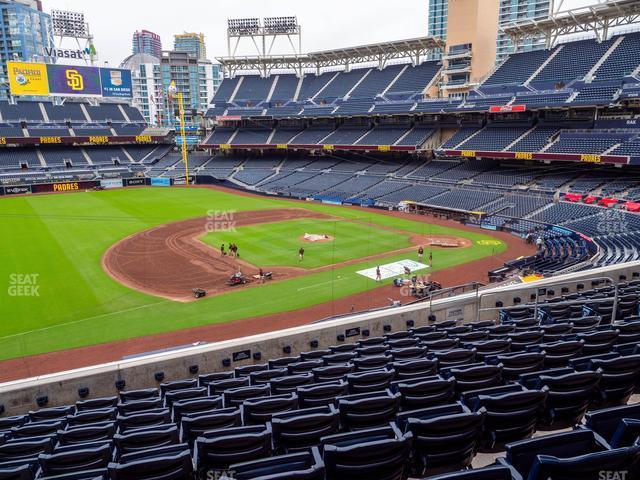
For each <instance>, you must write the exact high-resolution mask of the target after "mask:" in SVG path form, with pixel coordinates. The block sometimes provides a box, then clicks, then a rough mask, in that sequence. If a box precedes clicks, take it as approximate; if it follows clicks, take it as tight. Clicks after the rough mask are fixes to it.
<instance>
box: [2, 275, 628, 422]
mask: <svg viewBox="0 0 640 480" xmlns="http://www.w3.org/2000/svg"><path fill="white" fill-rule="evenodd" d="M637 278H640V262H634V263H628V264H624V265H617V266H612V267H603V268H599V269H595V270H590V271H588V272H580V273H572V274H569V275H565V276H562V277H555V278H550V279H544V280H540V281H538V282H534V283H531V284H517V285H510V286H501V287H488V288H485V289H484V290H480V291H479V292H469V293H465V294H462V295H458V296H456V297H451V298H445V299H439V300H435V301H433V302H432V303H431V304H429V303H428V302H425V303H423V304H415V305H410V306H405V307H396V308H390V309H388V310H382V311H376V312H367V313H361V314H355V315H353V316H350V317H347V318H341V319H338V320H329V321H326V322H322V323H317V324H312V325H307V326H302V327H296V328H291V329H287V330H281V331H276V332H270V333H266V334H261V335H255V336H252V337H245V338H239V339H235V340H228V341H224V342H218V343H212V344H206V345H202V346H197V347H192V348H189V349H185V350H181V351H177V352H176V351H173V352H167V353H158V354H154V355H150V356H147V357H143V358H137V359H129V360H124V361H120V362H112V363H108V364H104V365H98V366H94V367H88V368H83V369H78V370H73V371H68V372H60V373H57V374H52V375H46V376H42V377H36V378H30V379H25V380H19V381H14V382H9V383H5V384H0V405H3V406H4V409H5V414H7V415H18V414H22V413H25V412H27V411H29V410H35V409H37V408H38V404H37V399H38V398H42V397H46V398H47V400H48V402H47V403H46V406H49V407H53V406H60V405H69V404H73V403H75V402H76V401H77V400H79V399H80V398H79V395H78V390H79V389H81V388H88V389H89V397H88V398H98V397H105V396H112V395H115V394H117V389H116V387H115V385H116V382H117V381H122V380H124V381H125V382H126V383H125V389H126V390H134V389H140V388H150V387H157V386H158V385H159V383H160V382H159V381H157V380H156V379H155V376H156V374H157V373H160V372H162V373H163V374H164V381H171V380H177V379H184V378H189V377H196V376H197V374H195V373H192V371H190V369H191V368H192V367H194V366H198V370H199V373H211V372H217V371H223V370H230V369H233V368H235V367H237V366H242V365H249V364H253V363H265V362H266V361H267V360H268V359H271V358H277V357H283V356H294V355H299V354H300V352H303V351H310V350H313V349H316V348H318V349H324V348H327V347H329V346H330V345H336V344H339V343H342V342H355V341H357V340H358V339H360V338H363V337H366V336H371V337H374V336H381V335H383V334H384V333H386V332H388V331H391V332H395V331H399V330H405V329H406V328H407V326H408V325H410V324H411V322H413V325H415V326H421V325H429V324H432V323H434V322H436V321H437V322H440V321H445V320H456V321H458V322H459V323H461V324H462V323H468V322H472V321H475V320H477V319H482V320H486V319H492V320H495V319H496V318H497V316H498V310H497V309H496V305H499V304H497V303H496V302H501V303H500V304H501V305H503V306H504V307H509V306H512V305H514V304H515V303H514V299H517V298H519V299H521V301H522V302H523V303H524V302H527V301H529V299H531V298H532V297H531V295H535V294H536V292H538V293H540V294H542V295H541V297H540V298H543V297H544V296H545V295H547V293H548V291H549V290H554V295H559V294H560V293H561V289H562V288H566V289H567V292H566V293H569V292H574V291H576V290H577V286H578V284H583V285H584V287H585V288H587V289H588V288H591V287H592V284H591V282H592V281H593V280H594V279H600V281H613V282H618V281H620V280H624V279H627V280H631V279H637ZM604 279H610V280H604ZM312 345H313V346H312Z"/></svg>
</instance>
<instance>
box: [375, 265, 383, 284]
mask: <svg viewBox="0 0 640 480" xmlns="http://www.w3.org/2000/svg"><path fill="white" fill-rule="evenodd" d="M381 281H382V274H381V273H380V267H376V282H381Z"/></svg>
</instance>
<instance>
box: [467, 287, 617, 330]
mask: <svg viewBox="0 0 640 480" xmlns="http://www.w3.org/2000/svg"><path fill="white" fill-rule="evenodd" d="M601 280H605V281H607V282H609V284H610V285H613V287H614V297H613V311H612V316H611V321H612V322H615V320H616V313H617V309H618V293H619V291H618V284H617V283H616V282H615V281H614V280H613V278H611V277H607V276H603V277H591V278H587V279H584V280H583V281H585V282H586V281H591V282H594V281H601ZM578 282H580V280H570V281H566V282H560V283H554V284H553V285H552V287H553V288H557V287H559V286H562V285H573V284H575V283H578ZM525 288H526V287H525ZM531 288H535V289H536V297H535V300H534V302H533V308H534V317H536V318H537V317H538V311H539V309H540V291H541V290H546V289H548V288H549V287H546V286H544V287H540V286H537V287H531ZM490 295H499V293H496V292H485V293H483V294H481V295H480V296H479V297H478V303H477V311H476V321H478V320H480V312H490V311H495V310H507V311H508V310H515V309H519V308H523V307H526V306H527V305H529V306H531V302H529V303H526V304H519V305H510V306H507V307H484V308H483V307H482V300H483V299H484V298H486V297H488V296H490ZM609 301H611V299H610V298H595V299H576V300H565V301H562V302H554V303H552V304H549V305H554V306H565V305H577V304H583V303H587V302H591V303H606V302H609ZM543 305H547V303H546V302H543Z"/></svg>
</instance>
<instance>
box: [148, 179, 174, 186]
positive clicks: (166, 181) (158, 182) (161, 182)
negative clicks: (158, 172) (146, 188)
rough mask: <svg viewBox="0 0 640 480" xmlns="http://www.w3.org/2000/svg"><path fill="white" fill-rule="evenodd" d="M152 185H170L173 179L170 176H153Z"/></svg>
mask: <svg viewBox="0 0 640 480" xmlns="http://www.w3.org/2000/svg"><path fill="white" fill-rule="evenodd" d="M151 186H152V187H170V186H171V179H170V178H152V179H151Z"/></svg>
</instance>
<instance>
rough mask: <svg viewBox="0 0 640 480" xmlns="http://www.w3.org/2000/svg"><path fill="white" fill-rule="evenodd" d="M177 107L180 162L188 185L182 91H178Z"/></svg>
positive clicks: (187, 156) (187, 159)
mask: <svg viewBox="0 0 640 480" xmlns="http://www.w3.org/2000/svg"><path fill="white" fill-rule="evenodd" d="M178 108H179V109H180V136H181V137H182V163H184V172H185V182H186V185H187V186H189V155H188V153H187V131H186V126H185V122H184V101H183V98H182V92H178Z"/></svg>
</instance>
